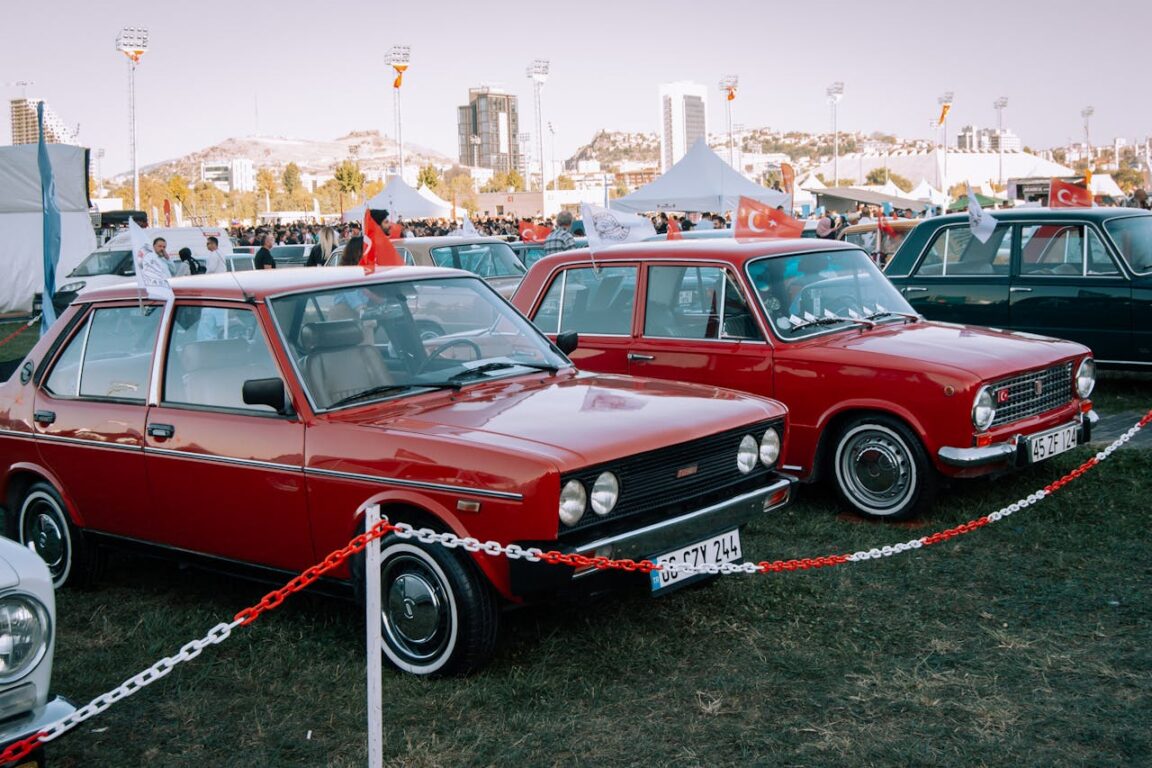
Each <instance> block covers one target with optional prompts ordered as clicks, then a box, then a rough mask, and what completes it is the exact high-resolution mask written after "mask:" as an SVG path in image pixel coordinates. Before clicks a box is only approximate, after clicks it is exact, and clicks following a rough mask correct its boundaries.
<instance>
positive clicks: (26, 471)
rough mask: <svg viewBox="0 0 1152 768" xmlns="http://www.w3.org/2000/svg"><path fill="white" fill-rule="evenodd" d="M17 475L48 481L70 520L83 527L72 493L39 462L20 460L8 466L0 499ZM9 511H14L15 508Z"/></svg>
mask: <svg viewBox="0 0 1152 768" xmlns="http://www.w3.org/2000/svg"><path fill="white" fill-rule="evenodd" d="M17 475H33V476H35V477H36V478H38V479H39V480H42V481H43V482H45V483H48V484H49V485H51V486H52V487H53V488H55V489H56V493H58V494H60V499H61V501H63V502H64V506H65V508H66V510H67V512H68V516H69V517H71V518H72V522H73V523H75V524H76V526H77V527H79V528H83V527H85V526H84V517H83V515H81V514H80V511H79V509H78V508H77V507H76V502H75V501H74V500H73V499H72V495H71V494H70V493H68V489H67V488H66V487H65V486H64V484H63V483H62V482H61V481H60V478H59V477H58V476H57V475H56V473H55V472H53V471H52V470H50V469H48V468H47V467H45V466H43V465H41V464H37V463H34V462H30V461H21V462H17V463H15V464H13V465H12V466H10V467H9V468H8V471H7V473H6V474H5V476H4V479H3V485H2V486H0V499H7V498H8V494H9V492H10V491H11V489H12V478H13V477H15V476H17ZM34 482H36V480H35V479H33V480H32V481H31V482H29V483H28V484H29V485H31V484H32V483H34ZM16 502H17V504H18V503H19V499H17V500H16ZM11 511H12V512H13V513H16V510H15V509H13V510H11Z"/></svg>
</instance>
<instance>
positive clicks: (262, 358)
mask: <svg viewBox="0 0 1152 768" xmlns="http://www.w3.org/2000/svg"><path fill="white" fill-rule="evenodd" d="M268 338H269V337H268V336H267V335H266V332H265V329H264V328H263V327H262V325H261V323H260V322H259V317H258V315H257V313H256V311H255V310H254V309H253V308H252V307H249V306H245V305H236V304H231V305H229V304H221V303H215V304H214V303H204V304H192V303H179V304H177V305H176V307H175V310H174V312H173V316H172V322H171V324H170V327H169V328H168V335H167V339H166V340H165V358H164V365H163V380H162V382H161V384H162V386H161V388H160V393H159V395H160V396H159V403H158V405H156V406H154V407H152V408H150V409H149V412H148V424H147V430H146V432H147V434H146V446H147V448H146V451H145V455H146V464H147V469H148V485H149V488H150V491H151V494H152V497H153V499H154V505H153V510H152V512H153V515H154V516H155V533H154V538H153V540H154V541H156V542H158V543H161V544H164V545H167V546H170V547H174V548H178V549H182V550H188V551H192V552H198V553H204V554H209V555H214V556H217V557H222V558H227V559H233V560H243V561H248V562H255V563H259V564H262V565H267V566H271V567H276V568H284V569H289V570H295V569H298V568H300V567H302V566H304V565H307V564H308V563H310V562H312V559H313V555H314V553H313V551H312V544H311V535H310V529H309V524H308V504H307V495H306V493H305V484H304V473H303V464H304V425H303V422H302V421H301V420H300V419H299V418H298V417H297V416H282V415H279V414H277V413H275V412H274V410H273V409H272V408H271V407H270V406H265V405H249V404H246V403H244V400H243V396H242V389H243V384H244V382H245V381H248V380H251V379H266V378H272V377H280V378H283V373H282V372H281V371H280V370H279V368H278V366H277V364H276V362H275V358H274V355H273V354H272V350H271V346H270V344H269V341H268Z"/></svg>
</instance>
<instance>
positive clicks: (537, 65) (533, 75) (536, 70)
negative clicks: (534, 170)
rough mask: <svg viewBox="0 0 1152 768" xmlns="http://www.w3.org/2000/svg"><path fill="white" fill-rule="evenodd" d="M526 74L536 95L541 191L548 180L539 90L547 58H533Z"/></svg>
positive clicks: (544, 74) (545, 73) (542, 84)
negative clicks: (545, 172) (545, 170)
mask: <svg viewBox="0 0 1152 768" xmlns="http://www.w3.org/2000/svg"><path fill="white" fill-rule="evenodd" d="M526 74H527V75H528V78H529V79H530V80H531V81H532V89H533V90H534V91H535V97H536V150H537V152H536V154H537V156H538V157H539V158H540V191H541V192H543V191H544V189H545V188H546V187H547V181H548V180H547V179H546V178H545V177H544V176H545V174H544V127H543V126H544V123H543V120H542V118H541V117H540V90H541V89H542V88H543V87H544V83H545V82H547V80H548V60H547V59H536V60H534V61H533V62H532V64H531V65H530V66H529V67H528V70H527V72H526Z"/></svg>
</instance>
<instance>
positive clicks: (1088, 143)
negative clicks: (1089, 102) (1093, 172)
mask: <svg viewBox="0 0 1152 768" xmlns="http://www.w3.org/2000/svg"><path fill="white" fill-rule="evenodd" d="M1094 114H1096V108H1095V107H1084V109H1082V110H1080V117H1082V118H1084V152H1085V154H1086V156H1087V160H1088V167H1089V169H1091V167H1092V139H1091V137H1090V136H1089V134H1088V121H1089V120H1091V119H1092V115H1094Z"/></svg>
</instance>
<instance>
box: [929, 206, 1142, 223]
mask: <svg viewBox="0 0 1152 768" xmlns="http://www.w3.org/2000/svg"><path fill="white" fill-rule="evenodd" d="M984 212H985V213H989V214H991V215H992V216H993V217H995V218H996V219H998V220H1000V221H1004V222H1009V221H1017V220H1023V219H1031V220H1040V221H1067V220H1068V219H1078V220H1084V219H1088V220H1090V221H1106V220H1108V219H1114V218H1117V217H1121V216H1152V211H1145V210H1141V209H1140V208H1116V207H1112V206H1096V207H1093V208H1041V207H1039V206H1036V207H1032V206H1022V207H1019V208H997V209H990V208H985V209H984ZM919 221H920V222H921V223H923V222H932V223H933V224H956V223H959V222H966V221H968V213H967V211H964V212H962V213H949V214H947V215H945V216H936V217H933V218H930V219H919Z"/></svg>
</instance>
